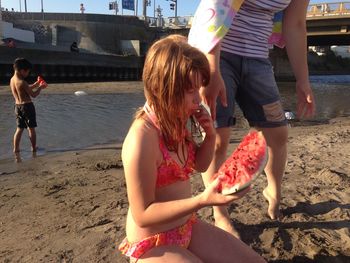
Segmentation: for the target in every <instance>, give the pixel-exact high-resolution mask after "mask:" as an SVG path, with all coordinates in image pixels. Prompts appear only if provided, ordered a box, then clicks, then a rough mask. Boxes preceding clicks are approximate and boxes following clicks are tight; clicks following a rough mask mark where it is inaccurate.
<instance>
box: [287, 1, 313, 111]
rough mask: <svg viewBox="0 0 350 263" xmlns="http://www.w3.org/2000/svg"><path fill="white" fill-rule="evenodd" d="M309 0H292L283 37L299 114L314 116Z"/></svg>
mask: <svg viewBox="0 0 350 263" xmlns="http://www.w3.org/2000/svg"><path fill="white" fill-rule="evenodd" d="M308 4H309V0H292V2H291V3H290V5H289V6H288V7H287V9H286V10H285V12H284V17H283V30H282V32H283V38H284V39H285V41H286V49H287V54H288V58H289V61H290V64H291V66H292V69H293V72H294V75H295V78H296V91H297V98H298V102H297V113H298V116H301V117H302V115H304V116H305V117H312V116H313V115H314V113H315V102H314V97H313V93H312V90H311V87H310V82H309V70H308V64H307V36H306V33H307V32H306V12H307V7H308Z"/></svg>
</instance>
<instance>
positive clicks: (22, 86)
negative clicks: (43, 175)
mask: <svg viewBox="0 0 350 263" xmlns="http://www.w3.org/2000/svg"><path fill="white" fill-rule="evenodd" d="M13 69H14V71H15V72H14V74H13V77H12V78H11V82H10V87H11V91H12V95H13V98H14V99H15V114H16V121H17V130H16V132H15V134H14V136H13V152H14V153H19V151H20V149H19V144H20V141H21V137H22V133H23V130H24V129H28V133H29V138H30V142H31V144H32V151H33V152H36V150H37V147H36V132H35V127H37V123H36V112H35V107H34V104H33V102H32V100H31V98H35V97H37V96H38V95H39V94H40V92H41V90H42V89H43V88H45V87H46V86H47V85H46V84H44V85H42V84H40V81H36V82H35V83H34V84H32V85H29V84H28V83H27V81H25V79H26V78H27V77H28V76H29V73H30V70H31V69H32V64H31V63H30V62H29V61H28V60H26V59H25V58H17V59H16V60H15V62H14V64H13ZM36 88H37V89H36ZM34 89H36V90H35V91H34Z"/></svg>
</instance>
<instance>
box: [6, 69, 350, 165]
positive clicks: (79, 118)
mask: <svg viewBox="0 0 350 263" xmlns="http://www.w3.org/2000/svg"><path fill="white" fill-rule="evenodd" d="M311 82H312V87H313V89H314V93H315V98H316V103H317V115H316V117H315V118H314V119H313V121H314V122H318V121H321V122H323V121H326V120H328V119H331V118H334V117H339V116H350V75H349V76H312V77H311ZM97 85H99V84H97ZM100 85H103V84H100ZM116 85H117V84H116ZM135 85H137V86H139V87H141V86H142V83H141V82H140V83H135ZM280 91H281V96H282V101H283V104H284V107H285V109H288V110H289V111H295V84H294V83H283V84H281V85H280ZM34 103H35V106H36V110H37V122H38V128H37V139H38V146H39V147H40V152H41V153H47V152H60V151H67V150H77V149H83V148H86V147H90V146H93V145H100V144H107V143H118V142H119V143H120V142H122V140H123V138H124V136H125V135H126V133H127V131H128V128H129V126H130V123H131V121H132V117H133V114H134V112H135V110H136V109H137V108H138V107H140V106H142V105H143V103H144V96H143V94H142V93H140V92H136V93H117V94H95V95H87V96H75V95H74V94H60V95H58V94H57V95H56V94H55V95H53V94H51V95H47V94H42V95H40V96H39V97H38V98H37V99H35V101H34ZM0 107H1V111H0V160H1V159H7V158H11V157H12V137H13V133H14V131H15V129H16V123H15V117H14V114H13V98H12V97H11V95H0ZM21 149H22V155H24V156H26V155H27V156H29V155H30V152H29V150H30V143H29V139H28V135H27V133H26V132H25V133H23V136H22V141H21Z"/></svg>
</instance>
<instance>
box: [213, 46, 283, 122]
mask: <svg viewBox="0 0 350 263" xmlns="http://www.w3.org/2000/svg"><path fill="white" fill-rule="evenodd" d="M220 70H221V75H222V77H223V79H224V82H225V86H226V95H227V104H228V106H227V107H223V106H222V104H221V102H220V99H218V101H217V108H216V121H215V126H216V128H223V127H230V126H233V125H234V124H235V120H236V119H235V117H234V108H235V104H236V102H237V103H238V105H239V107H240V108H241V110H242V112H243V114H244V117H245V118H246V119H247V120H248V122H249V125H250V126H252V127H261V128H273V127H280V126H285V125H287V120H286V117H285V115H284V110H283V107H282V103H281V98H280V95H279V90H278V87H277V84H276V80H275V77H274V73H273V69H272V65H271V62H270V61H269V60H268V59H267V58H252V57H243V56H239V55H235V54H232V53H228V52H225V51H222V52H221V58H220Z"/></svg>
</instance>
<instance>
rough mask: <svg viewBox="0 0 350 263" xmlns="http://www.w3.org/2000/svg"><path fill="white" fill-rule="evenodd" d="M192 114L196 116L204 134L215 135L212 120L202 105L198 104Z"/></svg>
mask: <svg viewBox="0 0 350 263" xmlns="http://www.w3.org/2000/svg"><path fill="white" fill-rule="evenodd" d="M194 116H195V117H196V120H197V121H198V123H199V125H200V126H201V127H202V128H203V130H204V132H205V134H206V136H213V135H215V128H214V123H213V120H212V118H211V116H210V114H209V112H208V111H207V110H206V109H205V107H204V106H203V105H200V107H199V109H198V111H197V112H196V113H195V114H194Z"/></svg>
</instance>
